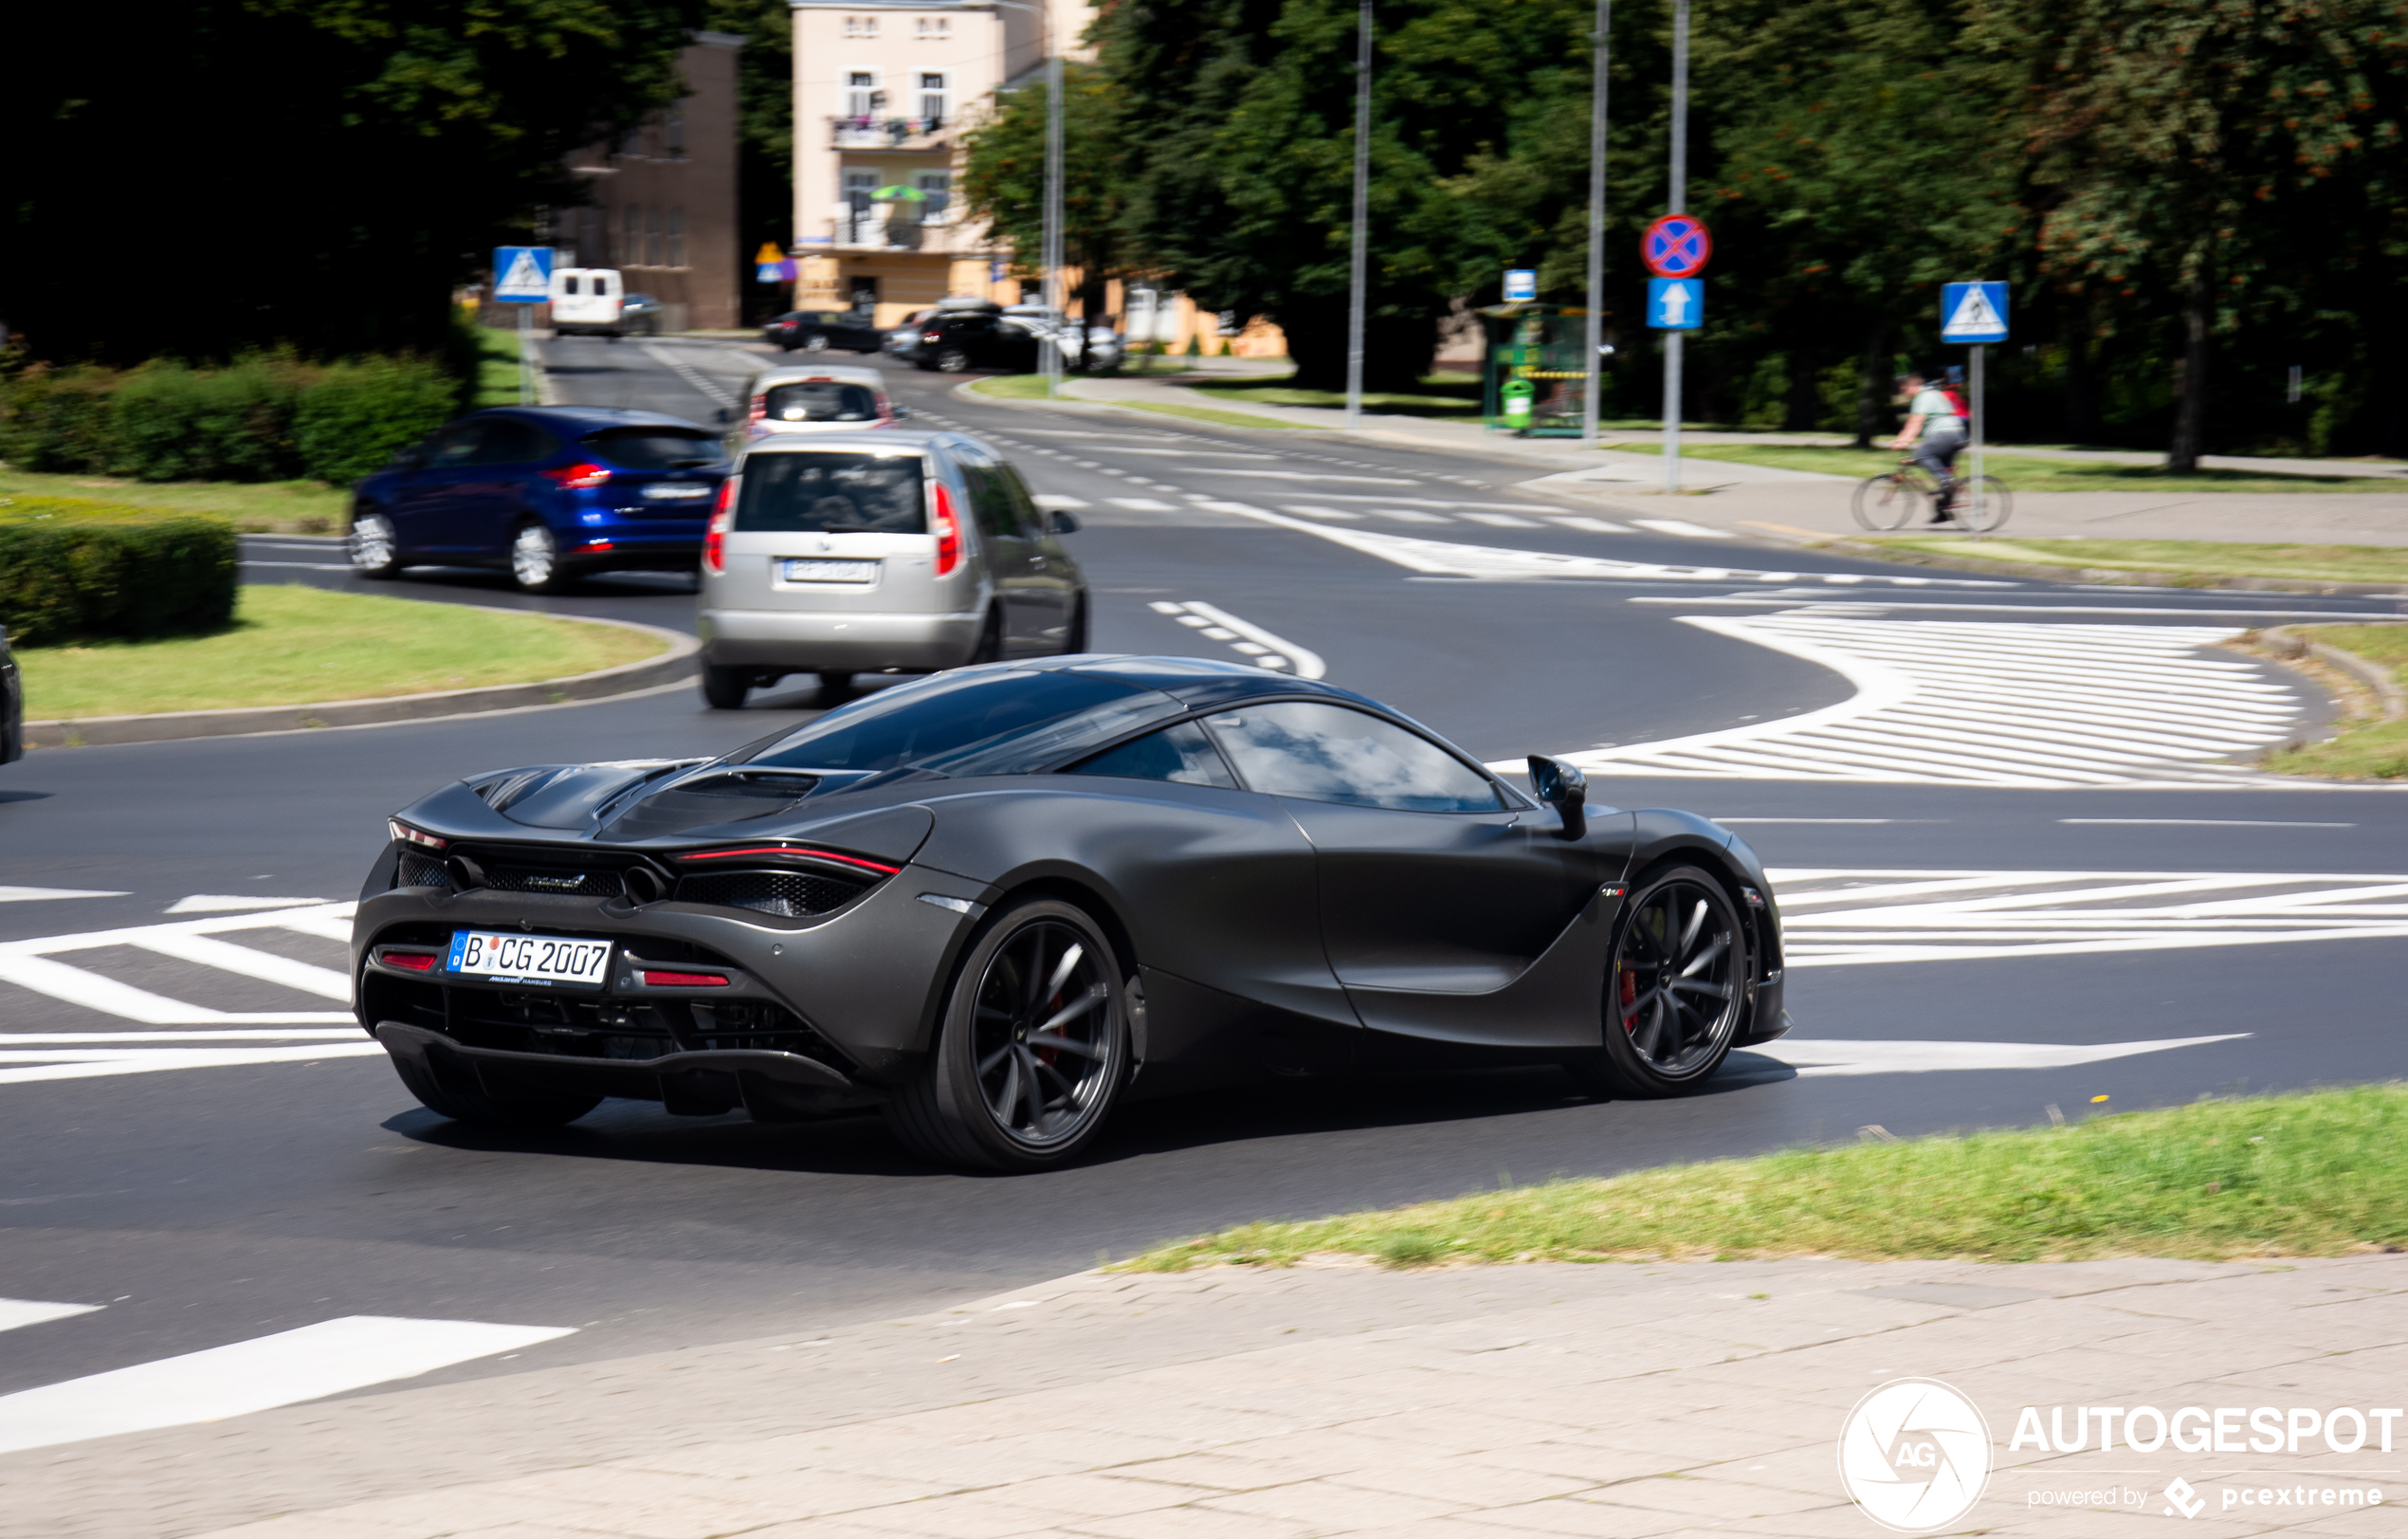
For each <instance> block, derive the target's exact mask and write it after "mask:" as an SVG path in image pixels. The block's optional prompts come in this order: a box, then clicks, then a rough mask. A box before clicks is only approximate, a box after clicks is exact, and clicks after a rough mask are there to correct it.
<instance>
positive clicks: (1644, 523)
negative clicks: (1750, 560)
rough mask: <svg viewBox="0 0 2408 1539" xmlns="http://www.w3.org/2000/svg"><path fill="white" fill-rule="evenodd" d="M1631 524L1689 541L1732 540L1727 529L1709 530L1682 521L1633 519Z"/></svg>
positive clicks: (1702, 525)
mask: <svg viewBox="0 0 2408 1539" xmlns="http://www.w3.org/2000/svg"><path fill="white" fill-rule="evenodd" d="M1631 522H1633V523H1635V524H1637V525H1638V526H1639V527H1640V528H1642V529H1652V530H1654V531H1655V532H1656V533H1657V534H1660V535H1680V536H1682V537H1684V538H1686V539H1689V540H1728V539H1730V538H1731V535H1730V531H1729V530H1727V529H1708V528H1707V527H1706V525H1704V524H1702V523H1690V522H1687V521H1686V520H1682V519H1633V520H1632V521H1631Z"/></svg>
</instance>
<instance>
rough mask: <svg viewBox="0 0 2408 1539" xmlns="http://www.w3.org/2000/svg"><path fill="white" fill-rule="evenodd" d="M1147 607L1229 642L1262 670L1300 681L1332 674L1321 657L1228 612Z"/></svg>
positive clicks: (1194, 606)
mask: <svg viewBox="0 0 2408 1539" xmlns="http://www.w3.org/2000/svg"><path fill="white" fill-rule="evenodd" d="M1146 607H1147V608H1149V609H1151V610H1153V611H1154V613H1155V614H1166V615H1169V616H1170V617H1171V618H1173V619H1175V620H1177V621H1178V622H1179V624H1181V625H1184V626H1186V627H1188V628H1189V629H1190V630H1193V631H1195V632H1196V633H1197V634H1199V635H1201V636H1203V637H1204V638H1205V639H1207V640H1210V641H1219V642H1226V643H1227V644H1228V645H1229V647H1230V649H1231V650H1232V651H1236V652H1239V653H1241V654H1243V655H1244V656H1245V657H1246V659H1247V660H1248V661H1249V662H1251V663H1253V664H1255V665H1257V666H1258V667H1261V668H1275V669H1285V670H1286V671H1287V672H1290V673H1293V674H1295V675H1296V676H1297V677H1298V678H1300V679H1318V678H1320V677H1321V676H1322V675H1323V673H1325V672H1327V671H1328V669H1327V668H1326V667H1325V666H1324V665H1323V662H1322V660H1321V657H1320V655H1319V654H1318V653H1316V652H1310V651H1307V650H1304V648H1302V647H1299V646H1298V645H1296V644H1295V643H1294V642H1292V641H1288V640H1286V639H1285V638H1284V637H1281V636H1276V635H1273V634H1272V633H1271V632H1268V631H1266V630H1264V629H1263V628H1262V627H1261V626H1258V625H1255V624H1252V623H1251V622H1250V621H1246V620H1241V619H1239V618H1238V617H1237V616H1236V615H1234V614H1230V613H1229V612H1228V611H1227V610H1224V609H1218V608H1215V607H1214V606H1213V605H1211V604H1206V603H1202V602H1199V601H1195V600H1189V601H1187V602H1184V603H1173V602H1171V601H1169V600H1166V599H1157V600H1155V601H1154V602H1153V603H1152V604H1149V605H1147V606H1146Z"/></svg>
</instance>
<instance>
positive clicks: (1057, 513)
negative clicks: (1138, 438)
mask: <svg viewBox="0 0 2408 1539" xmlns="http://www.w3.org/2000/svg"><path fill="white" fill-rule="evenodd" d="M1045 522H1046V527H1047V528H1049V529H1051V530H1052V531H1053V532H1054V533H1055V534H1058V535H1074V534H1077V533H1078V532H1079V521H1078V520H1076V519H1074V518H1072V517H1071V516H1070V515H1069V514H1067V513H1065V512H1063V511H1062V510H1061V509H1059V508H1056V509H1054V510H1053V511H1052V512H1050V513H1048V514H1047V515H1046V516H1045ZM1573 773H1574V774H1576V775H1577V774H1578V773H1579V771H1578V770H1575V771H1573Z"/></svg>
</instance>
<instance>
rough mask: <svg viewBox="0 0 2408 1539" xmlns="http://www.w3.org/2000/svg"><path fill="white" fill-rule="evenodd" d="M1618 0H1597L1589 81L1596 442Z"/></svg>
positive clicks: (1591, 440) (1585, 403) (1590, 418)
mask: <svg viewBox="0 0 2408 1539" xmlns="http://www.w3.org/2000/svg"><path fill="white" fill-rule="evenodd" d="M1613 25H1614V0H1597V29H1596V56H1595V58H1594V61H1593V63H1592V65H1591V67H1592V69H1593V70H1594V71H1595V74H1594V78H1593V80H1592V82H1591V83H1590V86H1589V324H1588V326H1587V328H1586V329H1587V333H1588V341H1589V378H1588V388H1587V391H1586V394H1585V395H1584V396H1583V398H1582V400H1581V403H1580V442H1581V443H1582V444H1584V445H1586V446H1587V447H1589V448H1590V449H1595V448H1596V443H1597V430H1598V426H1599V423H1598V417H1599V414H1600V413H1599V411H1598V406H1597V396H1598V395H1599V394H1602V393H1603V391H1604V389H1605V364H1604V353H1605V85H1606V78H1605V71H1606V64H1607V60H1608V47H1607V36H1608V28H1610V27H1612V26H1613Z"/></svg>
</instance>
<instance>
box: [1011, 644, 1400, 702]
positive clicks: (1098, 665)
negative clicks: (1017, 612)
mask: <svg viewBox="0 0 2408 1539" xmlns="http://www.w3.org/2000/svg"><path fill="white" fill-rule="evenodd" d="M1012 667H1013V668H1014V669H1020V670H1023V671H1026V672H1031V673H1051V672H1071V673H1091V674H1096V675H1099V676H1101V677H1104V678H1110V679H1119V680H1121V681H1122V683H1125V684H1133V685H1136V686H1138V687H1140V688H1144V689H1153V690H1158V691H1159V692H1160V693H1162V694H1166V695H1170V696H1172V697H1174V698H1175V699H1177V700H1180V701H1183V702H1185V703H1186V704H1187V705H1190V706H1195V707H1202V706H1206V705H1227V704H1229V703H1231V702H1233V701H1241V700H1260V699H1266V698H1268V697H1271V696H1285V697H1288V698H1293V697H1295V696H1298V695H1306V696H1315V697H1319V698H1322V699H1325V700H1342V701H1346V702H1348V703H1350V704H1352V705H1369V706H1371V707H1372V708H1373V709H1375V710H1377V711H1380V712H1382V713H1385V714H1391V715H1393V714H1395V713H1394V712H1393V711H1392V710H1391V709H1390V707H1388V706H1386V705H1381V704H1380V703H1379V702H1378V701H1376V700H1374V699H1372V698H1371V697H1370V696H1368V695H1359V694H1357V693H1355V691H1353V690H1352V689H1341V688H1340V687H1338V686H1337V685H1334V684H1324V683H1323V682H1322V681H1321V680H1319V679H1300V678H1298V677H1296V676H1295V675H1294V674H1292V673H1286V672H1282V671H1279V670H1278V669H1268V668H1264V667H1262V666H1261V665H1260V664H1256V663H1230V662H1223V661H1221V660H1220V659H1218V658H1213V657H1145V656H1138V655H1133V654H1131V655H1123V654H1120V653H1094V652H1089V653H1082V654H1080V655H1078V656H1074V657H1039V658H1031V659H1029V660H1028V661H1026V662H1021V663H1014V664H1013V665H1012Z"/></svg>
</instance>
